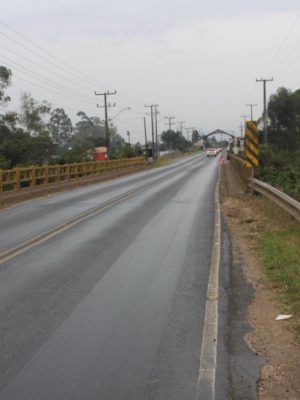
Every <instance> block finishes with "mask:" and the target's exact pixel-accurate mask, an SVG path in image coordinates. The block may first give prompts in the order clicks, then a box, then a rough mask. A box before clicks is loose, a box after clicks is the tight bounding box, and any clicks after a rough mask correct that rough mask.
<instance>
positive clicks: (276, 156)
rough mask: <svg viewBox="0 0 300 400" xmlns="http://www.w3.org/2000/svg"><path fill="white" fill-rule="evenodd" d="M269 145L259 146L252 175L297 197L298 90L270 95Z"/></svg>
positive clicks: (299, 156)
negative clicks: (258, 156)
mask: <svg viewBox="0 0 300 400" xmlns="http://www.w3.org/2000/svg"><path fill="white" fill-rule="evenodd" d="M268 114H269V130H268V132H269V134H268V140H269V144H268V145H267V146H266V145H261V146H260V166H259V168H258V169H257V171H256V176H257V178H258V179H261V180H263V181H265V182H268V183H270V184H271V185H273V186H275V187H277V188H278V189H280V190H282V191H284V192H285V193H287V194H288V195H290V196H293V197H294V198H296V199H297V200H300V90H297V91H295V92H291V91H290V90H288V89H286V88H279V89H278V90H277V93H276V94H274V95H272V96H271V97H270V101H269V105H268Z"/></svg>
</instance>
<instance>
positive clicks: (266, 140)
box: [256, 78, 274, 144]
mask: <svg viewBox="0 0 300 400" xmlns="http://www.w3.org/2000/svg"><path fill="white" fill-rule="evenodd" d="M273 80H274V79H273V78H271V79H263V78H261V79H256V82H263V90H264V114H263V118H264V143H265V144H267V143H268V112H267V82H272V81H273Z"/></svg>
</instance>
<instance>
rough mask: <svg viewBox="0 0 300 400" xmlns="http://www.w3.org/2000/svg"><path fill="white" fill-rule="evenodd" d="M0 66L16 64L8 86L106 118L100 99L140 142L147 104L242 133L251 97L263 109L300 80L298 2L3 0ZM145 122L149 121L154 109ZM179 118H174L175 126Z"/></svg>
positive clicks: (191, 122)
mask: <svg viewBox="0 0 300 400" xmlns="http://www.w3.org/2000/svg"><path fill="white" fill-rule="evenodd" d="M1 3H2V4H1V16H0V65H5V66H8V67H10V68H11V69H12V71H13V86H12V88H11V89H10V93H11V96H12V97H13V99H14V100H13V102H12V104H11V105H10V106H9V109H14V108H17V107H18V99H19V97H20V93H21V91H27V92H30V93H31V94H32V95H33V96H34V97H35V98H36V99H38V100H44V99H46V100H48V101H49V102H51V103H52V105H53V107H64V108H65V110H66V111H67V112H68V113H69V115H70V116H71V117H72V119H73V121H74V122H76V118H77V117H76V113H77V112H78V111H79V110H82V111H85V112H86V113H87V114H88V115H99V116H101V118H103V117H104V112H103V109H102V108H97V107H96V103H98V104H100V105H101V104H103V98H102V97H101V96H99V97H97V98H96V96H95V95H94V91H95V90H96V91H97V92H100V93H101V92H103V91H105V90H111V91H114V90H116V91H117V94H116V95H115V96H111V97H110V101H111V102H116V107H115V108H111V109H110V110H109V114H110V117H111V118H113V117H114V116H115V115H116V114H117V113H118V112H120V111H122V110H124V109H125V108H127V107H131V110H125V111H123V112H121V113H120V115H119V116H117V117H116V118H115V119H114V123H115V124H116V126H117V127H118V130H119V133H120V134H121V135H123V136H124V137H125V134H126V131H128V130H129V131H130V132H131V134H132V140H133V141H134V142H136V141H143V120H142V119H143V116H144V114H145V111H147V109H146V108H144V105H145V104H154V103H155V104H159V111H160V114H159V130H160V132H161V131H162V130H163V129H164V128H165V123H166V120H165V119H164V117H165V116H175V117H176V122H177V123H178V122H179V121H185V126H186V127H195V128H197V129H200V130H201V131H202V132H205V133H207V132H210V131H212V130H215V129H217V128H220V129H224V130H227V131H229V132H238V130H239V125H240V123H241V121H242V118H241V115H243V114H249V108H247V107H246V106H245V104H246V103H254V104H255V103H257V107H256V108H255V109H254V112H255V117H257V116H260V115H261V112H262V84H260V83H256V82H255V79H256V78H261V77H263V78H270V77H274V82H271V83H269V84H268V93H269V94H271V93H274V92H275V91H276V90H277V88H278V87H280V86H286V87H288V88H290V89H292V90H295V89H299V88H300V74H299V67H300V2H299V0H252V1H251V2H249V1H246V0H226V1H225V0H210V1H204V0H197V1H196V0H185V1H183V0H160V1H158V0H152V1H151V2H150V1H145V0H123V1H122V0H115V1H113V2H108V1H103V0H86V1H84V2H83V1H78V0H72V1H71V0H51V1H50V0H48V1H45V0H44V1H43V2H42V1H41V0H26V2H25V1H24V0H2V2H1ZM147 119H148V128H149V129H150V121H149V116H147ZM176 126H177V125H176Z"/></svg>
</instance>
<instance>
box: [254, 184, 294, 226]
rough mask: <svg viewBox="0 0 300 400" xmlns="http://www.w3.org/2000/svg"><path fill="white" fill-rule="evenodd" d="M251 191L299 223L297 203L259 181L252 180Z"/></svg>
mask: <svg viewBox="0 0 300 400" xmlns="http://www.w3.org/2000/svg"><path fill="white" fill-rule="evenodd" d="M253 189H254V190H255V191H256V192H259V193H261V194H262V195H264V196H265V197H267V198H268V199H270V200H271V201H273V202H274V203H275V204H277V205H278V206H279V207H280V208H282V209H283V210H285V211H286V212H288V213H289V214H290V215H292V216H293V217H294V218H295V219H296V220H297V221H299V222H300V203H299V201H297V200H295V199H293V198H292V197H290V196H288V195H287V194H285V193H283V192H281V191H280V190H278V189H276V188H274V187H273V186H271V185H269V184H267V183H265V182H262V181H260V180H259V179H253Z"/></svg>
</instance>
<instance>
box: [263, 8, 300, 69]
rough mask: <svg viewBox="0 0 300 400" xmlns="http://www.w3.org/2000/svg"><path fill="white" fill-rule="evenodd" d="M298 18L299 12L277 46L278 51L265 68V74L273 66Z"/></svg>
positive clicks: (299, 16)
mask: <svg viewBox="0 0 300 400" xmlns="http://www.w3.org/2000/svg"><path fill="white" fill-rule="evenodd" d="M299 18H300V12H298V14H297V16H296V19H295V20H294V22H293V23H292V25H291V27H290V29H289V30H288V32H287V34H286V35H285V37H284V38H283V40H282V42H281V44H280V45H279V47H278V49H277V50H276V51H275V53H274V55H273V57H272V59H271V61H270V62H269V64H268V66H267V68H266V69H265V72H267V71H268V70H269V68H270V66H271V65H272V64H273V62H274V61H275V60H276V58H277V57H278V55H279V54H280V50H281V49H282V48H283V46H284V45H285V43H286V42H287V41H288V38H289V37H290V35H291V33H292V32H293V30H294V28H295V26H296V24H297V22H298V20H299Z"/></svg>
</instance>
